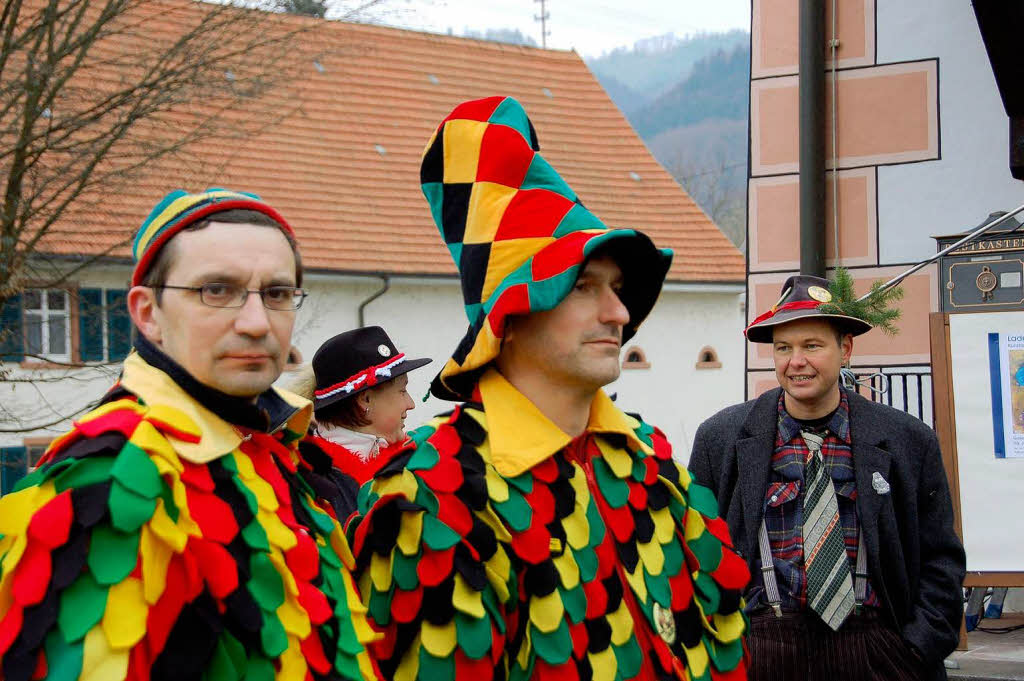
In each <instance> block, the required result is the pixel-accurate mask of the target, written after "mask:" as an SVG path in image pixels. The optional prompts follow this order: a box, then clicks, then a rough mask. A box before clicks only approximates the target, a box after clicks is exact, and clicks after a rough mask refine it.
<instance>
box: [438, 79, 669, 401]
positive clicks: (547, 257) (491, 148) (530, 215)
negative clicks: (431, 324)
mask: <svg viewBox="0 0 1024 681" xmlns="http://www.w3.org/2000/svg"><path fill="white" fill-rule="evenodd" d="M539 148H540V147H539V145H538V143H537V134H536V132H535V131H534V129H533V124H532V123H531V122H530V119H529V118H528V117H527V115H526V111H525V110H524V109H523V107H522V105H521V104H519V102H517V101H516V100H514V99H512V98H511V97H489V98H487V99H479V100H475V101H470V102H465V103H463V104H460V105H459V106H457V107H456V108H455V109H454V110H453V111H452V113H451V114H449V115H448V117H447V118H445V119H444V120H443V121H442V122H441V125H440V126H439V127H438V129H437V131H436V132H435V133H434V136H433V137H432V138H431V139H430V142H429V143H428V144H427V148H426V151H425V152H424V155H423V164H422V167H421V170H420V181H421V183H422V186H423V193H424V195H426V197H427V201H428V202H429V203H430V209H431V212H432V213H433V217H434V222H435V223H436V224H437V227H438V229H439V230H440V232H441V236H442V237H443V238H444V241H445V245H446V246H447V247H448V250H449V252H450V253H451V256H452V259H453V260H454V261H455V266H456V267H457V268H458V269H459V273H460V276H461V278H462V295H463V303H464V305H465V309H466V316H467V318H468V319H469V324H470V327H469V331H468V332H467V333H466V336H465V337H464V338H463V339H462V342H461V343H460V344H459V346H458V348H457V349H456V350H455V353H454V354H453V355H452V358H451V359H449V360H448V361H447V363H446V364H445V366H444V368H442V369H441V373H440V374H439V375H438V376H437V378H435V379H434V382H433V384H432V385H431V392H432V393H433V394H434V395H435V396H437V397H440V398H442V399H454V400H465V399H469V396H470V395H471V393H472V390H473V386H474V384H475V383H476V379H477V378H478V376H479V374H480V372H481V370H482V369H483V368H484V367H485V366H486V365H487V364H488V363H489V362H490V361H491V360H493V359H494V358H495V357H497V356H498V352H499V351H500V349H501V339H502V337H503V335H504V329H505V320H506V319H507V318H508V317H509V316H510V315H521V314H528V313H531V312H540V311H544V310H550V309H552V308H554V307H556V306H557V305H558V304H559V303H560V302H562V300H563V299H564V298H565V296H566V295H568V293H569V291H570V290H572V287H573V285H574V284H575V282H576V277H577V275H578V274H579V271H580V268H581V266H582V265H583V263H584V262H585V261H586V259H587V258H588V257H589V256H590V255H591V254H592V253H594V251H595V250H596V249H597V248H599V247H600V246H602V245H603V244H606V243H608V242H609V241H612V240H615V242H616V244H615V252H614V254H613V257H615V258H616V261H617V262H618V264H619V266H620V267H621V268H622V270H623V274H624V280H625V285H624V288H623V291H622V294H621V295H620V297H621V298H622V302H623V303H624V304H625V306H626V308H627V309H628V310H629V315H630V319H629V323H628V324H627V325H626V327H625V328H624V329H623V341H626V340H628V339H629V338H631V337H632V336H633V335H634V334H635V333H636V330H637V327H639V326H640V323H641V322H642V321H643V320H644V318H646V317H647V314H648V313H649V312H650V311H651V308H652V307H654V302H655V300H657V298H658V294H659V293H660V292H661V286H662V283H663V282H664V280H665V275H666V273H667V272H668V268H669V265H670V263H671V262H672V251H670V250H668V249H659V248H656V247H655V246H654V244H653V243H652V242H651V240H650V239H649V238H648V237H647V236H646V235H644V234H643V233H641V232H638V231H636V230H633V229H610V228H609V227H607V226H606V225H605V224H604V223H603V222H601V220H600V219H598V218H597V216H595V215H594V214H593V213H591V212H590V211H589V210H588V209H587V208H586V207H584V205H583V203H582V202H581V201H580V199H579V198H578V197H577V196H576V193H575V192H573V190H572V189H571V188H570V187H569V185H568V184H566V182H565V180H563V179H562V178H561V177H560V176H559V175H558V173H557V172H556V171H555V169H554V168H552V167H551V165H550V164H548V162H547V161H545V160H544V158H543V157H541V155H540V154H539V153H538V151H539Z"/></svg>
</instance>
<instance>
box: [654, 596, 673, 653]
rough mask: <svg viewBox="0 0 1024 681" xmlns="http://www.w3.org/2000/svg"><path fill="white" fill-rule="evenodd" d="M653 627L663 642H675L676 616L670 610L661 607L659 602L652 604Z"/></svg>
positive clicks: (670, 643)
mask: <svg viewBox="0 0 1024 681" xmlns="http://www.w3.org/2000/svg"><path fill="white" fill-rule="evenodd" d="M654 628H655V629H657V630H658V636H660V637H661V640H662V641H664V642H665V643H667V644H669V645H672V644H673V643H675V642H676V618H675V616H674V615H673V614H672V611H671V610H669V609H668V608H665V607H662V605H661V603H655V604H654Z"/></svg>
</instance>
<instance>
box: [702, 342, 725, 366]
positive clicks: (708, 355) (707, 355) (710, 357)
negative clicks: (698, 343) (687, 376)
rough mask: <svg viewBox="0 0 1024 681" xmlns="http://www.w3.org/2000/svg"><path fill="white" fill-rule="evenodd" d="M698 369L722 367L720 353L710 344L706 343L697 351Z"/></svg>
mask: <svg viewBox="0 0 1024 681" xmlns="http://www.w3.org/2000/svg"><path fill="white" fill-rule="evenodd" d="M697 368H698V369H721V368H722V363H721V362H720V361H718V353H717V352H715V349H714V348H713V347H711V346H710V345H705V346H704V347H703V348H701V349H700V352H699V353H697Z"/></svg>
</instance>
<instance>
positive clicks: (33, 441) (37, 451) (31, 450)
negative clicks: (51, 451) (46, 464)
mask: <svg viewBox="0 0 1024 681" xmlns="http://www.w3.org/2000/svg"><path fill="white" fill-rule="evenodd" d="M51 442H53V440H52V439H51V438H48V437H27V438H25V465H26V467H27V468H28V472H29V473H31V472H32V471H34V470H35V469H36V467H37V466H39V459H41V458H43V454H45V453H46V450H47V449H48V448H49V447H50V443H51Z"/></svg>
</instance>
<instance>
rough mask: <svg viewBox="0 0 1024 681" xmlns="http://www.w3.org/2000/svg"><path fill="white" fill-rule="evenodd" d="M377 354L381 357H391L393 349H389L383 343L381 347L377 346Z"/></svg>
mask: <svg viewBox="0 0 1024 681" xmlns="http://www.w3.org/2000/svg"><path fill="white" fill-rule="evenodd" d="M377 352H379V353H380V356H381V357H390V356H391V348H389V347H388V346H386V345H384V344H383V343H381V344H380V345H378V346H377Z"/></svg>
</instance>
